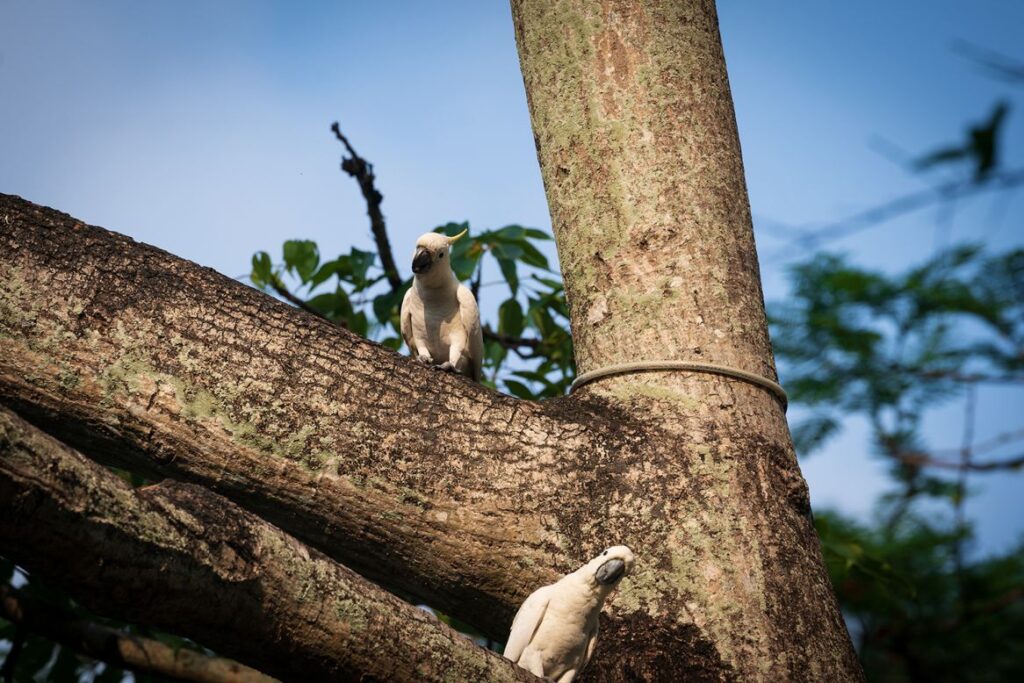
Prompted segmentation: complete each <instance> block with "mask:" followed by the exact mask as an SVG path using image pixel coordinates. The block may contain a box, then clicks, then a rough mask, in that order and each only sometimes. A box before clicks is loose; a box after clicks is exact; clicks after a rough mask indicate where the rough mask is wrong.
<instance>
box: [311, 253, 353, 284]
mask: <svg viewBox="0 0 1024 683" xmlns="http://www.w3.org/2000/svg"><path fill="white" fill-rule="evenodd" d="M341 268H342V262H341V260H340V259H335V260H333V261H327V262H326V263H323V264H321V266H320V267H319V268H318V269H317V271H316V272H315V273H313V275H312V276H311V277H310V278H309V288H310V289H314V288H316V287H317V286H319V285H321V284H323V283H324V282H326V281H327V279H328V278H330V277H331V276H332V275H338V273H339V270H340V269H341ZM349 270H351V268H349Z"/></svg>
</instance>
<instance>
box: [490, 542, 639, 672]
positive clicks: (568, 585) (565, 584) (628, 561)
mask: <svg viewBox="0 0 1024 683" xmlns="http://www.w3.org/2000/svg"><path fill="white" fill-rule="evenodd" d="M633 561H634V560H633V552H632V551H631V550H630V549H629V548H627V547H626V546H624V545H617V546H614V547H611V548H608V549H607V550H605V551H604V552H602V553H601V554H600V555H598V556H597V557H595V558H594V559H592V560H591V561H590V562H588V563H587V564H585V565H583V566H582V567H580V568H579V569H577V570H576V571H574V572H573V573H572V574H568V575H566V576H563V577H562V578H561V579H559V581H558V582H557V583H553V584H551V585H550V586H544V587H543V588H538V589H537V590H535V591H534V592H533V593H531V594H530V597H528V598H526V601H525V602H524V603H523V605H522V607H520V608H519V611H518V612H516V617H515V619H514V620H513V621H512V631H511V632H510V633H509V634H508V643H507V644H506V645H505V656H506V657H507V658H509V659H511V660H512V661H513V662H515V663H516V664H518V665H519V666H521V667H523V668H524V669H526V670H527V671H529V672H530V673H532V674H535V675H537V676H544V677H546V678H550V679H551V680H553V681H556V682H557V683H571V681H572V680H573V679H574V678H576V675H577V674H578V673H579V672H580V671H581V670H582V669H583V667H584V666H586V665H587V662H588V661H590V657H591V655H593V654H594V648H595V647H596V646H597V626H598V615H599V614H600V613H601V607H602V605H604V599H605V598H606V597H608V594H609V593H611V592H612V590H614V589H615V586H617V585H618V583H619V580H620V579H622V577H623V576H626V575H627V574H629V573H630V572H631V571H632V570H633Z"/></svg>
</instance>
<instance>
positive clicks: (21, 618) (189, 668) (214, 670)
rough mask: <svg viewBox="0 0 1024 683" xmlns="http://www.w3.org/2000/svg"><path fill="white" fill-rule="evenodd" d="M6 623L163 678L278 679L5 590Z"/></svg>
mask: <svg viewBox="0 0 1024 683" xmlns="http://www.w3.org/2000/svg"><path fill="white" fill-rule="evenodd" d="M0 618H3V619H6V620H7V621H9V622H11V623H14V624H17V625H18V626H21V627H24V628H25V629H26V630H28V631H31V632H32V633H34V634H36V635H40V636H43V637H45V638H49V639H50V640H52V641H54V642H56V643H60V645H61V646H63V647H66V648H68V649H69V650H71V651H72V652H76V653H78V654H81V655H85V656H86V657H91V658H92V659H97V660H99V661H101V662H106V663H107V664H110V665H111V666H114V667H116V668H118V669H129V670H131V671H135V672H147V673H157V674H160V675H162V676H167V677H170V678H174V679H177V680H181V681H196V683H275V681H277V679H276V678H271V677H270V676H266V675H264V674H261V673H260V672H259V671H256V670H255V669H250V668H249V667H247V666H244V665H242V664H239V663H238V662H234V661H232V660H230V659H224V658H223V657H214V656H210V655H205V654H203V653H201V652H196V651H194V650H189V649H185V648H173V647H171V646H170V645H167V644H166V643H162V642H160V641H159V640H154V639H152V638H145V637H142V636H136V635H131V634H128V633H122V632H121V631H118V630H116V629H113V628H110V627H108V626H103V625H102V624H97V623H94V622H91V621H88V620H85V619H79V618H77V617H76V616H75V615H73V614H71V613H69V612H67V611H65V610H63V609H60V608H58V607H56V606H54V605H50V604H48V603H45V602H43V601H41V600H38V599H35V598H32V597H31V596H29V595H26V594H25V593H24V592H23V591H19V590H17V589H15V588H12V587H11V586H0Z"/></svg>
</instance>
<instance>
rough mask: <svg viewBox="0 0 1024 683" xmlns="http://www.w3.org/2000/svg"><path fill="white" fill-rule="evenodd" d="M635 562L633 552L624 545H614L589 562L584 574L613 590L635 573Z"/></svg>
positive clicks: (584, 568)
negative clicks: (625, 577)
mask: <svg viewBox="0 0 1024 683" xmlns="http://www.w3.org/2000/svg"><path fill="white" fill-rule="evenodd" d="M634 562H635V560H634V558H633V551H632V550H630V549H629V548H627V547H626V546H624V545H613V546H612V547H611V548H608V549H607V550H605V551H604V552H602V553H601V554H600V555H598V556H597V557H595V558H594V559H592V560H591V561H590V562H588V563H587V564H586V565H585V566H584V567H583V572H584V573H585V574H586V575H587V578H590V577H593V580H594V581H596V582H597V583H598V584H599V585H601V586H607V587H609V588H611V587H614V586H615V585H617V584H618V583H619V580H620V579H621V578H622V577H624V576H627V575H628V574H629V573H630V572H631V571H633V564H634Z"/></svg>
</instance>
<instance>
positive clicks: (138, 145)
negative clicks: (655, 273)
mask: <svg viewBox="0 0 1024 683" xmlns="http://www.w3.org/2000/svg"><path fill="white" fill-rule="evenodd" d="M719 13H720V20H721V27H722V36H723V41H724V44H725V50H726V57H727V62H728V67H729V74H730V80H731V84H732V88H733V95H734V98H735V102H736V108H737V117H738V122H739V129H740V138H741V142H742V145H743V154H744V162H745V166H746V171H747V179H748V184H749V187H750V196H751V203H752V208H753V212H754V216H755V228H756V230H757V237H758V244H759V249H760V252H761V255H762V261H763V268H762V273H763V276H764V281H765V292H766V296H767V297H768V298H769V299H778V298H782V297H784V296H785V294H786V278H785V264H786V258H784V257H788V258H792V257H800V256H803V255H805V254H800V253H794V250H792V249H788V250H783V249H782V248H783V247H784V246H785V245H784V244H783V243H781V242H779V241H778V240H777V239H775V238H774V235H775V233H774V232H773V231H772V230H771V228H772V226H773V225H774V224H776V223H782V224H786V225H795V226H804V227H813V226H815V225H819V224H822V223H824V222H827V221H830V220H834V219H838V218H842V217H844V216H846V215H848V214H850V213H852V212H854V211H856V210H858V209H860V208H864V207H867V206H871V205H873V204H876V203H879V202H881V201H883V200H885V199H887V198H891V197H894V196H898V195H900V194H902V193H906V192H911V191H916V190H920V189H923V188H924V187H926V185H925V184H924V180H923V179H922V178H921V177H918V176H912V175H910V174H908V173H907V172H906V171H905V170H903V169H902V168H901V167H900V166H899V165H897V164H895V163H893V162H892V161H891V160H890V159H888V158H886V156H885V155H883V154H880V153H879V151H878V150H879V149H880V148H881V147H883V146H886V147H888V148H891V149H902V150H905V152H906V153H909V154H911V155H913V154H919V153H921V152H923V151H927V150H929V149H931V148H933V147H935V146H937V145H939V144H942V143H946V142H951V141H954V140H956V139H957V137H958V136H959V135H960V134H961V132H962V131H963V129H964V127H965V125H966V124H967V123H968V122H971V121H976V120H979V119H981V118H983V117H985V116H986V115H987V114H988V112H989V110H990V108H991V106H992V104H993V102H994V101H995V100H996V99H997V98H998V97H1007V98H1009V99H1010V100H1011V101H1012V102H1013V103H1014V105H1015V107H1016V108H1015V110H1013V111H1012V112H1011V116H1010V120H1009V123H1008V130H1007V132H1008V133H1009V137H1008V139H1007V144H1006V146H1005V152H1006V162H1007V165H1008V166H1016V167H1019V166H1020V165H1021V162H1022V161H1024V159H1022V156H1024V155H1022V154H1021V152H1022V150H1024V144H1022V142H1024V122H1022V121H1021V117H1022V112H1021V109H1022V107H1021V104H1024V103H1022V102H1021V99H1022V98H1021V93H1022V91H1024V89H1021V88H1020V87H1018V88H1017V89H1016V90H1014V89H1012V88H1011V87H1010V86H1008V85H1005V84H1002V83H999V82H997V81H994V80H992V79H990V78H987V77H985V76H984V75H983V74H982V73H981V71H980V70H979V69H978V68H977V67H976V66H974V65H972V64H971V63H970V62H969V61H967V60H965V59H964V58H963V57H961V56H958V55H957V54H956V53H954V51H953V50H951V44H952V42H953V41H954V40H964V41H968V42H972V43H975V44H979V45H984V46H986V47H988V48H991V49H995V50H999V51H1002V52H1005V53H1007V54H1010V55H1013V56H1016V57H1018V58H1024V54H1022V53H1021V52H1020V50H1019V35H1020V27H1021V26H1024V4H1021V3H1009V2H996V1H993V0H981V1H977V0H976V1H975V2H972V3H965V2H953V1H938V0H927V1H925V0H921V1H918V2H909V1H907V2H900V3H893V2H881V1H877V0H875V1H871V2H859V3H834V2H830V3H764V2H739V1H723V2H721V3H720V8H719ZM0 92H2V93H3V99H2V101H0V192H6V193H14V194H19V195H22V196H24V197H25V198H27V199H30V200H32V201H34V202H37V203H40V204H45V205H49V206H53V207H55V208H58V209H61V210H63V211H67V212H69V213H71V214H72V215H74V216H76V217H78V218H81V219H83V220H86V221H88V222H90V223H94V224H97V225H102V226H104V227H106V228H109V229H111V230H116V231H118V232H122V233H125V234H128V235H131V236H132V237H134V238H136V239H138V240H141V241H144V242H148V243H151V244H155V245H157V246H160V247H162V248H164V249H167V250H168V251H171V252H173V253H175V254H178V255H180V256H183V257H185V258H188V259H191V260H193V261H197V262H199V263H202V264H204V265H208V266H211V267H213V268H216V269H217V270H219V271H221V272H223V273H225V274H228V275H231V276H237V275H241V274H243V273H246V272H247V271H248V268H249V256H250V255H251V254H252V253H253V252H254V251H256V250H259V249H266V250H269V251H272V253H275V252H276V250H277V249H279V245H280V244H281V242H282V241H283V240H285V239H288V238H293V237H302V238H309V239H314V240H316V241H317V242H318V243H319V244H320V247H321V251H322V252H323V253H325V254H328V255H330V254H333V253H337V252H339V251H342V250H346V251H347V249H348V247H349V246H351V245H356V246H362V247H363V248H368V247H370V246H371V240H370V237H369V231H368V228H367V222H366V218H365V207H364V205H363V203H362V199H361V197H360V195H359V192H358V189H357V187H356V185H355V183H354V182H352V181H351V179H349V178H347V177H346V176H343V175H342V174H341V172H340V171H339V170H338V162H339V159H340V151H341V150H340V148H339V146H338V144H337V143H336V142H335V141H334V140H333V138H332V136H331V134H330V132H329V125H330V123H331V122H332V121H334V120H339V121H340V122H341V124H342V127H343V130H344V131H345V132H346V133H347V134H348V135H349V136H350V138H351V139H352V141H353V143H354V144H355V146H356V148H357V149H358V150H359V151H360V153H361V154H363V155H364V156H366V157H367V158H369V159H370V160H371V161H373V162H374V164H375V168H376V171H377V175H378V182H379V186H380V188H381V190H382V191H383V193H384V195H385V201H384V205H383V208H384V211H385V214H386V216H387V218H388V221H389V227H390V230H391V233H392V242H393V243H394V244H395V245H396V251H397V253H398V256H399V260H400V262H403V263H404V259H405V252H406V251H408V249H407V247H408V245H411V244H412V243H413V241H414V240H415V237H416V236H417V235H418V234H420V233H422V232H424V231H426V230H428V229H430V228H432V227H433V226H435V225H438V224H441V223H445V222H448V221H449V220H467V219H468V220H469V221H470V223H471V224H472V225H473V226H475V227H477V228H488V227H497V226H500V225H504V224H507V223H513V222H514V223H520V224H523V225H531V226H538V227H543V228H548V226H549V218H548V212H547V207H546V204H545V201H544V193H543V187H542V184H541V179H540V173H539V169H538V166H537V160H536V156H535V152H534V147H533V140H532V135H531V131H530V124H529V117H528V114H527V110H526V100H525V95H524V92H523V86H522V80H521V77H520V74H519V66H518V60H517V57H516V52H515V44H514V39H513V34H512V28H511V18H510V15H509V10H508V6H507V4H506V3H505V2H502V1H500V0H489V1H479V0H477V1H472V2H470V1H464V2H452V1H449V2H444V3H418V2H390V3H355V2H320V3H313V2H310V3H301V4H299V3H286V2H276V3H271V2H255V1H252V2H226V1H221V2H216V3H200V2H169V1H163V0H161V1H157V0H152V1H148V2H144V3H140V2H128V1H127V0H124V1H121V2H111V1H108V2H103V1H99V0H96V1H93V2H88V3H84V2H75V1H72V0H67V1H62V2H56V1H47V0H0ZM1022 217H1024V200H1022V199H1021V198H1020V197H1018V196H1007V197H1003V198H1000V199H998V200H993V199H992V198H979V199H977V200H973V201H971V202H962V203H960V204H958V205H957V209H956V212H955V214H954V220H953V223H952V227H951V239H953V240H959V239H975V240H978V239H983V240H985V242H986V243H987V244H988V245H990V247H991V248H992V249H1002V248H1005V247H1007V246H1009V245H1013V244H1020V243H1021V242H1022V241H1024V231H1022V230H1021V229H1020V224H1021V218H1022ZM935 242H936V213H935V212H934V211H923V212H920V213H918V214H913V215H911V216H908V217H906V218H903V219H901V220H898V221H893V222H891V223H888V224H886V225H884V226H880V227H877V228H874V229H873V230H871V231H867V232H865V233H863V234H861V235H858V236H856V237H853V238H850V239H847V240H845V241H841V242H838V243H836V244H834V245H832V246H833V247H834V248H836V249H841V250H844V251H846V252H848V253H850V254H852V255H853V256H855V257H856V258H857V259H859V260H860V261H861V262H863V263H868V264H871V265H874V266H877V267H880V268H884V269H887V270H894V269H900V268H903V267H905V266H907V265H910V264H912V263H915V262H917V261H919V260H920V259H922V258H924V257H925V256H927V255H928V254H929V253H930V252H931V249H932V248H933V247H934V245H935ZM485 309H486V307H485ZM783 379H785V378H783ZM1021 407H1022V406H1021V392H1019V391H1016V392H1011V391H995V390H993V391H985V392H983V393H982V395H981V399H980V404H979V417H980V419H979V426H978V434H979V437H981V438H984V437H985V436H990V435H993V434H995V433H997V432H1000V431H1005V430H1006V429H1010V428H1019V427H1021V426H1024V418H1021V417H1020V416H1021V415H1024V410H1021ZM959 416H960V407H959V406H957V405H956V404H951V405H950V406H949V407H948V408H946V409H943V410H940V411H937V412H936V413H935V414H934V415H933V416H931V418H930V419H929V423H928V424H929V430H928V435H929V438H930V441H931V443H932V444H933V445H935V446H938V447H947V446H955V445H956V444H958V443H959V439H960V433H959V432H960V422H959ZM866 435H867V429H866V427H865V426H864V425H862V424H859V423H858V422H856V421H852V422H851V424H850V425H848V428H847V430H846V431H845V432H844V435H843V436H842V437H841V438H840V439H837V440H836V441H835V442H833V443H832V444H831V445H830V446H829V448H827V449H826V451H824V452H822V453H820V454H818V455H815V456H813V457H811V458H808V459H806V460H805V461H804V462H803V467H804V472H805V475H806V476H807V478H808V481H809V483H810V486H811V493H812V498H813V500H814V503H815V506H816V507H819V508H820V507H823V506H838V507H840V508H841V509H843V510H846V511H848V512H852V513H855V514H860V515H864V514H868V513H869V511H870V510H871V509H872V505H873V502H874V501H875V499H876V497H877V495H878V494H879V493H880V492H882V491H883V490H885V489H886V486H887V478H886V476H885V472H884V466H883V465H882V464H881V463H879V462H878V461H876V460H874V459H872V458H871V457H869V456H867V455H865V454H866V452H867V447H866V442H865V438H866ZM975 481H976V484H975V489H976V490H978V491H979V493H980V495H978V496H976V497H975V498H974V499H972V501H971V502H970V504H969V506H968V509H969V512H970V513H971V515H972V516H973V517H975V518H976V519H977V520H978V521H979V524H980V530H981V541H982V543H981V545H980V550H982V551H988V550H995V549H999V548H1003V547H1006V545H1007V544H1009V543H1011V542H1012V541H1014V540H1015V539H1016V538H1018V537H1019V536H1020V534H1021V532H1022V531H1024V500H1022V497H1021V496H1020V491H1021V485H1022V484H1024V473H1018V474H1015V475H1001V476H998V477H987V478H983V477H978V478H976V479H975Z"/></svg>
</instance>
